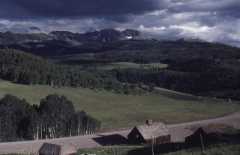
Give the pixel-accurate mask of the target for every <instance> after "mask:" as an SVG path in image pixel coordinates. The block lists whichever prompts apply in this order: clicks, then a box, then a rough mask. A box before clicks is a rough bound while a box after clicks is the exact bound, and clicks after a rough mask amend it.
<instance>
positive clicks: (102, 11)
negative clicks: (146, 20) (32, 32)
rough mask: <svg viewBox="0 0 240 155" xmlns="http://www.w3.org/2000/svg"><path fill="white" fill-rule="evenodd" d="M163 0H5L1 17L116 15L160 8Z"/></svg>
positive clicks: (3, 0) (139, 12)
mask: <svg viewBox="0 0 240 155" xmlns="http://www.w3.org/2000/svg"><path fill="white" fill-rule="evenodd" d="M159 3H160V1H159V0H1V2H0V4H1V5H0V10H1V11H0V18H23V17H27V18H31V17H34V18H36V17H43V18H49V17H51V18H64V17H67V18H69V17H99V16H102V17H105V16H106V17H109V18H110V17H112V16H116V19H118V20H123V19H121V18H122V16H125V15H128V14H142V13H145V12H148V11H154V10H157V9H159V8H160V7H159V6H160V5H159Z"/></svg>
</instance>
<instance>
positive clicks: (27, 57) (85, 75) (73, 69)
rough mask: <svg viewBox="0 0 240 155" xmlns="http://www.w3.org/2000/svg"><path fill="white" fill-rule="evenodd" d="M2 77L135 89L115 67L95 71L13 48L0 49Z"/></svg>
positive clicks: (119, 90)
mask: <svg viewBox="0 0 240 155" xmlns="http://www.w3.org/2000/svg"><path fill="white" fill-rule="evenodd" d="M0 78H2V79H4V80H8V81H12V82H15V83H20V84H30V85H31V84H43V85H50V86H52V87H61V86H70V87H84V88H92V89H107V90H114V91H117V92H123V91H125V90H128V89H131V90H134V89H135V88H134V86H132V85H130V84H124V83H121V82H119V81H118V80H117V79H116V77H114V76H113V74H112V73H111V71H97V70H94V71H92V70H85V69H84V68H83V67H80V66H69V65H58V64H54V63H51V62H49V61H47V60H44V59H43V58H40V57H37V56H33V55H31V54H27V53H24V52H21V51H16V50H12V49H3V50H0Z"/></svg>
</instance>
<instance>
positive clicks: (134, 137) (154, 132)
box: [128, 121, 171, 144]
mask: <svg viewBox="0 0 240 155" xmlns="http://www.w3.org/2000/svg"><path fill="white" fill-rule="evenodd" d="M128 141H129V143H131V144H153V143H154V144H166V143H170V142H171V136H170V133H169V130H168V128H167V126H166V125H165V124H164V123H156V124H154V123H152V121H147V122H146V124H145V125H141V126H136V127H134V128H133V129H132V130H131V132H130V133H129V134H128Z"/></svg>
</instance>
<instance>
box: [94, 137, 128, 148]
mask: <svg viewBox="0 0 240 155" xmlns="http://www.w3.org/2000/svg"><path fill="white" fill-rule="evenodd" d="M93 140H94V141H95V142H97V143H98V144H100V145H102V146H110V145H124V144H128V140H127V139H126V138H125V137H123V136H122V135H119V134H113V135H100V137H97V138H93Z"/></svg>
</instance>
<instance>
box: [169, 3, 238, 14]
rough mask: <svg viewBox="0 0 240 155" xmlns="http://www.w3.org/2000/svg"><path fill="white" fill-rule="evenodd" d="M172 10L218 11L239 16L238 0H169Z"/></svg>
mask: <svg viewBox="0 0 240 155" xmlns="http://www.w3.org/2000/svg"><path fill="white" fill-rule="evenodd" d="M170 3H171V6H170V10H171V11H173V12H187V11H188V12H218V13H219V14H221V15H226V16H233V17H240V13H239V10H240V1H239V0H217V1H215V0H170Z"/></svg>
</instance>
